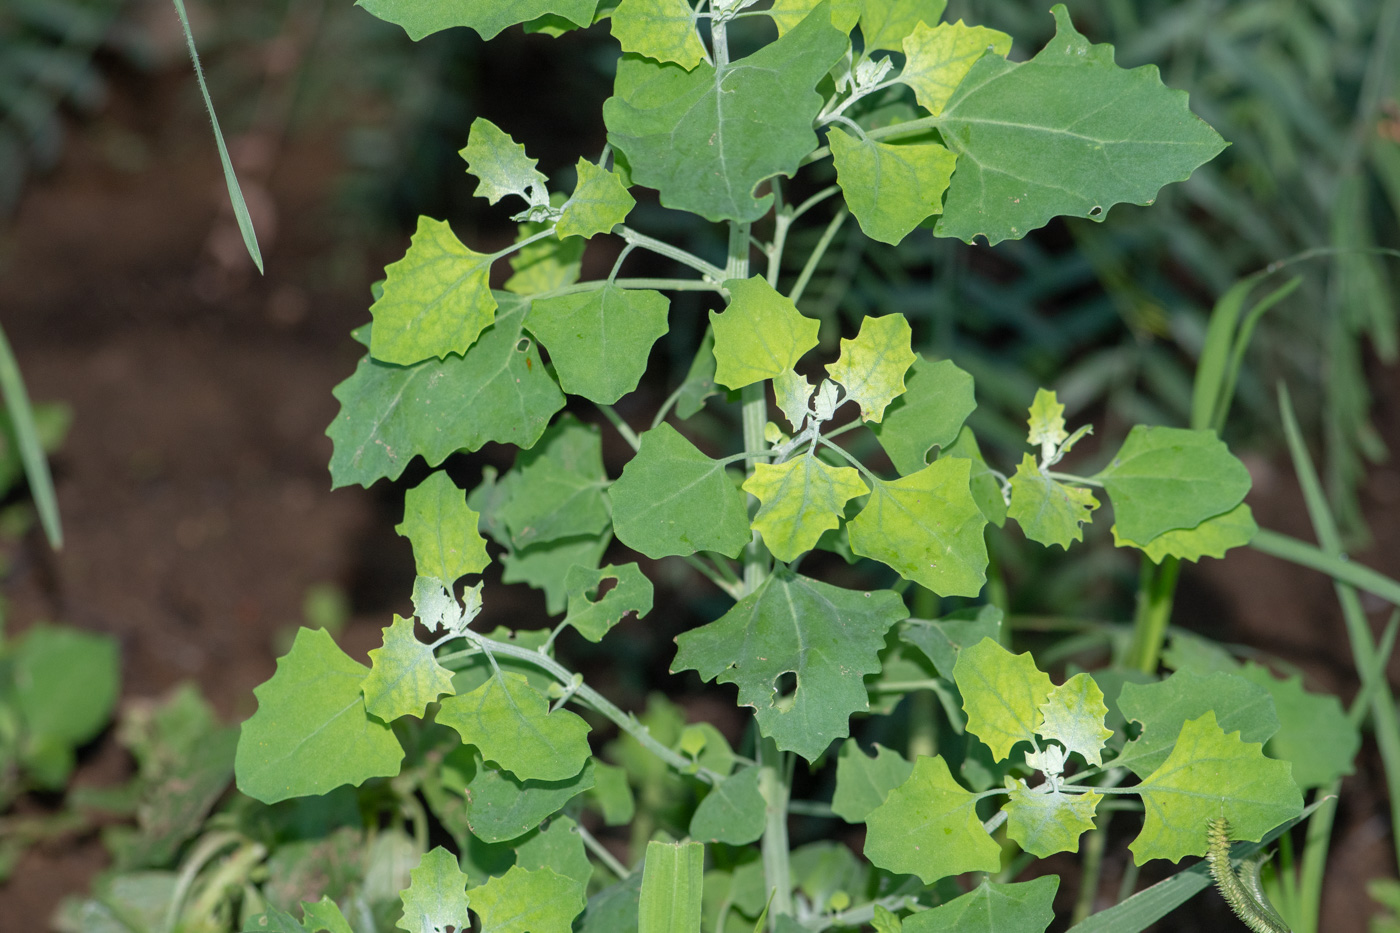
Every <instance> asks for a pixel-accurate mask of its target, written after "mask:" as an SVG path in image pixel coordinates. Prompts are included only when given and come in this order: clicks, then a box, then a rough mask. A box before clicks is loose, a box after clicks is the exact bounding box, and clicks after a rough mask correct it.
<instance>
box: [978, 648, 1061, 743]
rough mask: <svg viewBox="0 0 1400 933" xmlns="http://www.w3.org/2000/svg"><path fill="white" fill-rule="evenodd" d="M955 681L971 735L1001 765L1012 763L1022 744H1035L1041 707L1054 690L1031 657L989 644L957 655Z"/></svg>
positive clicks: (1047, 677) (1048, 676) (1046, 675)
mask: <svg viewBox="0 0 1400 933" xmlns="http://www.w3.org/2000/svg"><path fill="white" fill-rule="evenodd" d="M953 679H954V681H955V682H956V683H957V685H958V692H960V693H961V694H962V696H963V709H964V710H966V711H967V731H968V732H971V733H972V734H973V735H975V736H977V737H978V738H979V739H981V740H982V742H983V744H985V745H986V746H987V747H988V748H990V749H991V750H992V754H993V755H995V756H996V760H997V761H1001V760H1003V759H1005V758H1009V757H1011V748H1012V746H1014V745H1015V744H1016V743H1017V742H1030V741H1032V740H1033V737H1034V736H1035V734H1036V731H1037V729H1036V727H1037V726H1038V725H1040V707H1041V704H1042V703H1044V702H1045V699H1046V697H1048V696H1049V695H1050V691H1051V689H1052V687H1053V685H1052V684H1051V683H1050V675H1048V674H1045V673H1042V672H1041V670H1040V669H1039V668H1038V667H1036V666H1035V659H1034V658H1032V657H1031V654H1030V652H1029V651H1027V652H1025V653H1024V654H1012V653H1011V652H1010V651H1007V650H1006V649H1005V648H1003V647H1002V646H1001V645H999V644H997V643H996V642H995V641H992V639H990V638H984V639H982V640H981V641H980V642H978V643H977V644H975V645H973V646H972V647H970V648H964V649H963V650H962V651H961V652H959V653H958V661H957V664H955V665H954V666H953Z"/></svg>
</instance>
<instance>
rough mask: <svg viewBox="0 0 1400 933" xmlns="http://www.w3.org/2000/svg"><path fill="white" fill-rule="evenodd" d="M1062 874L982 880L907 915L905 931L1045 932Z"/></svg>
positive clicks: (962, 932) (1049, 922)
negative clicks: (1015, 881) (1003, 881)
mask: <svg viewBox="0 0 1400 933" xmlns="http://www.w3.org/2000/svg"><path fill="white" fill-rule="evenodd" d="M1059 886H1060V876H1059V875H1041V876H1040V877H1039V878H1036V879H1035V880H1034V881H1023V882H1021V883H1020V884H995V883H993V882H991V881H983V882H982V883H981V884H980V885H978V886H977V887H976V888H975V889H974V890H972V891H969V892H967V893H966V894H964V895H962V896H961V897H957V898H954V899H953V900H951V901H949V902H948V903H946V904H943V905H941V906H939V907H935V908H933V909H932V910H921V911H919V912H918V913H916V914H912V915H910V916H908V917H906V918H904V933H1044V930H1045V929H1046V928H1048V927H1049V926H1050V924H1051V923H1052V922H1053V921H1054V919H1055V909H1054V902H1055V891H1056V890H1058V889H1059Z"/></svg>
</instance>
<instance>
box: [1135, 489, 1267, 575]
mask: <svg viewBox="0 0 1400 933" xmlns="http://www.w3.org/2000/svg"><path fill="white" fill-rule="evenodd" d="M1258 531H1259V526H1258V525H1257V524H1255V522H1254V513H1253V512H1252V511H1251V510H1250V508H1249V506H1248V505H1247V504H1246V503H1244V502H1241V503H1240V504H1239V505H1237V506H1235V507H1234V508H1233V509H1231V510H1230V511H1228V512H1223V513H1221V514H1220V515H1212V516H1211V517H1210V518H1208V519H1206V520H1205V521H1203V522H1201V523H1200V524H1199V525H1197V526H1196V527H1195V528H1173V529H1172V530H1171V531H1164V532H1162V533H1161V534H1160V535H1158V536H1157V537H1155V538H1153V539H1152V540H1151V541H1150V542H1148V544H1147V546H1146V547H1144V548H1142V552H1143V553H1144V554H1146V555H1147V556H1148V557H1149V558H1151V560H1152V561H1153V563H1157V564H1160V563H1161V562H1162V560H1163V559H1164V558H1166V557H1179V558H1181V559H1182V560H1190V561H1198V560H1200V559H1201V558H1202V557H1224V556H1225V552H1226V551H1228V550H1230V549H1231V548H1236V547H1244V546H1245V545H1246V544H1248V543H1249V542H1251V541H1253V540H1254V535H1255V534H1256V533H1257V532H1258ZM1113 543H1114V544H1116V545H1118V546H1119V547H1136V546H1137V545H1135V544H1133V542H1131V541H1127V540H1124V539H1122V538H1119V537H1118V526H1117V525H1114V526H1113Z"/></svg>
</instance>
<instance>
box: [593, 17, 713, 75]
mask: <svg viewBox="0 0 1400 933" xmlns="http://www.w3.org/2000/svg"><path fill="white" fill-rule="evenodd" d="M695 15H696V14H695V10H693V9H691V6H690V4H689V3H687V2H686V0H622V2H621V3H619V4H618V5H617V9H615V10H613V12H612V34H613V38H615V39H617V41H618V43H619V44H620V45H621V46H622V51H624V52H636V53H637V54H638V55H645V56H646V57H647V58H654V59H656V60H657V61H661V62H675V63H676V64H677V65H680V66H681V67H682V68H684V69H685V70H686V71H689V70H690V69H692V68H694V67H695V66H696V65H698V64H700V62H702V61H704V59H705V46H704V45H703V44H702V43H701V42H700V36H699V34H697V33H696V31H695Z"/></svg>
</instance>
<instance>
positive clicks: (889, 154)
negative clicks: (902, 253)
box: [826, 126, 957, 246]
mask: <svg viewBox="0 0 1400 933" xmlns="http://www.w3.org/2000/svg"><path fill="white" fill-rule="evenodd" d="M826 141H827V145H829V146H830V147H831V160H832V163H833V164H834V165H835V166H836V181H837V183H838V184H839V185H840V186H841V193H842V195H843V196H844V197H845V199H846V206H847V207H849V208H850V209H851V213H852V214H854V215H855V216H856V220H858V221H859V222H860V229H861V230H863V231H865V235H866V236H868V237H870V238H871V239H872V240H879V241H880V242H881V243H889V244H891V245H894V246H897V245H899V242H900V241H901V240H903V239H904V238H905V237H906V236H908V235H909V233H910V232H912V231H913V230H914V228H915V227H917V226H919V224H920V223H922V222H923V221H924V220H925V219H926V218H928V217H930V216H932V215H934V214H941V213H942V212H943V192H944V191H946V190H948V180H949V179H950V178H951V177H952V176H953V168H954V163H955V162H956V161H957V157H956V156H954V155H953V154H952V153H951V152H949V151H948V150H947V149H946V148H944V147H943V146H940V145H939V144H938V143H906V144H904V145H899V146H892V145H890V144H889V143H882V142H879V141H877V140H874V139H869V138H861V139H858V138H856V137H854V136H851V135H850V134H849V133H847V132H846V131H845V130H842V129H840V128H838V127H835V126H833V127H832V128H831V129H830V130H829V131H828V132H827V136H826Z"/></svg>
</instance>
